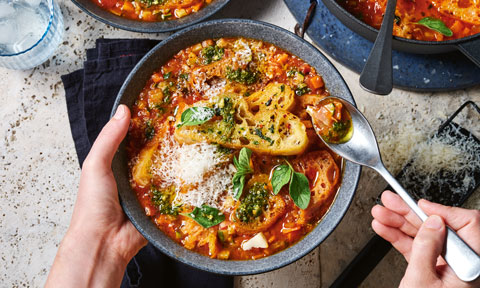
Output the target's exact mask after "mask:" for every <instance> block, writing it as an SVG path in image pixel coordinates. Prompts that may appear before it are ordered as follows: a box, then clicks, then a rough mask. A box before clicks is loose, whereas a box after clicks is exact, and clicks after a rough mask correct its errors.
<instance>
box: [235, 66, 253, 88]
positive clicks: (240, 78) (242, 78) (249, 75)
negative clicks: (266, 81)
mask: <svg viewBox="0 0 480 288" xmlns="http://www.w3.org/2000/svg"><path fill="white" fill-rule="evenodd" d="M258 78H259V75H258V72H256V71H251V70H247V69H241V68H238V69H237V70H232V68H230V67H227V79H228V80H230V81H235V82H238V83H242V84H248V85H251V84H253V83H255V82H257V80H258Z"/></svg>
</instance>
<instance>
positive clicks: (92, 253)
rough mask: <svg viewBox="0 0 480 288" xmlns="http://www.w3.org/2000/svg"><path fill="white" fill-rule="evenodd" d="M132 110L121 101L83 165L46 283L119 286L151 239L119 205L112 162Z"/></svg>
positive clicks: (58, 285) (64, 285)
mask: <svg viewBox="0 0 480 288" xmlns="http://www.w3.org/2000/svg"><path fill="white" fill-rule="evenodd" d="M129 123H130V111H129V110H128V108H127V107H126V106H125V105H120V106H119V108H118V109H117V112H116V113H115V116H114V117H113V118H112V119H111V120H110V121H109V122H108V123H107V124H106V125H105V127H104V128H103V129H102V131H101V132H100V134H99V135H98V137H97V139H96V140H95V143H94V144H93V146H92V149H91V150H90V153H89V154H88V156H87V158H86V160H85V162H84V163H83V168H82V174H81V176H80V186H79V189H78V194H77V201H76V203H75V207H74V211H73V215H72V219H71V222H70V227H69V229H68V231H67V234H66V235H65V237H64V239H63V241H62V243H61V245H60V247H59V250H58V252H57V256H56V258H55V262H54V264H53V266H52V269H51V271H50V275H49V277H48V280H47V284H46V286H47V287H48V286H50V285H51V286H52V287H71V286H72V284H75V285H80V286H83V285H82V284H85V286H84V287H90V286H98V287H107V286H116V287H119V286H120V283H121V280H122V276H123V272H124V270H125V267H126V265H127V263H128V261H130V259H131V258H132V257H133V256H134V255H135V254H136V253H137V252H138V250H140V248H142V247H143V246H145V245H146V243H147V241H146V240H145V239H144V238H143V236H142V235H141V234H140V233H139V232H138V231H137V230H136V229H135V227H134V226H133V225H132V223H131V222H130V221H129V220H128V219H127V217H126V216H125V214H124V213H123V211H122V208H121V207H120V203H119V199H118V192H117V184H116V182H115V178H114V176H113V172H112V169H111V163H112V160H113V157H114V155H115V152H116V150H117V149H118V146H119V145H120V143H121V142H122V139H123V138H124V137H125V135H126V134H127V131H128V126H129Z"/></svg>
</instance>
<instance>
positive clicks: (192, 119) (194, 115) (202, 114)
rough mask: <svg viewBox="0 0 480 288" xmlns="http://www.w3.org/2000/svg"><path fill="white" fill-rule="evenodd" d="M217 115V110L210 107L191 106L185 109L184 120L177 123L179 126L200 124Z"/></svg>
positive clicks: (182, 117)
mask: <svg viewBox="0 0 480 288" xmlns="http://www.w3.org/2000/svg"><path fill="white" fill-rule="evenodd" d="M213 116H215V110H214V109H212V108H208V107H191V108H188V109H187V110H185V111H183V113H182V116H181V118H180V120H181V121H182V122H181V123H180V124H178V125H177V128H180V127H182V126H194V125H200V124H203V123H205V122H207V121H208V120H210V119H212V117H213Z"/></svg>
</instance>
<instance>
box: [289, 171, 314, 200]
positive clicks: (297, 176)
mask: <svg viewBox="0 0 480 288" xmlns="http://www.w3.org/2000/svg"><path fill="white" fill-rule="evenodd" d="M289 189H290V197H292V199H293V202H294V203H295V205H297V207H298V208H300V209H307V207H308V203H310V186H309V183H308V179H307V177H306V176H305V175H303V174H302V173H298V172H293V174H292V180H290V187H289Z"/></svg>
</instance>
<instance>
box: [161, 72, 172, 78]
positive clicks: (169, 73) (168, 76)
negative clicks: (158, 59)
mask: <svg viewBox="0 0 480 288" xmlns="http://www.w3.org/2000/svg"><path fill="white" fill-rule="evenodd" d="M170 76H172V72H168V73H165V74H163V79H164V80H167V79H170Z"/></svg>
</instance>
